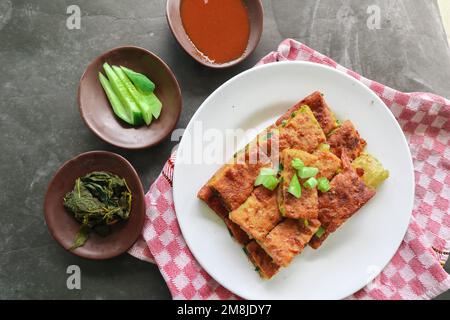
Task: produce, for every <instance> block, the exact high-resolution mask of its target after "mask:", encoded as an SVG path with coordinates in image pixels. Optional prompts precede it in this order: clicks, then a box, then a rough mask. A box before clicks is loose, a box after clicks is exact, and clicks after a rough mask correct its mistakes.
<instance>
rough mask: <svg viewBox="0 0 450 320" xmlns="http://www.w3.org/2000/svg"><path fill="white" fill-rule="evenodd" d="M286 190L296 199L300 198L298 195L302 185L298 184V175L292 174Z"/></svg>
mask: <svg viewBox="0 0 450 320" xmlns="http://www.w3.org/2000/svg"><path fill="white" fill-rule="evenodd" d="M288 192H289V193H290V194H292V195H293V196H294V197H296V198H297V199H300V197H301V196H302V187H301V185H300V182H299V181H298V177H297V175H296V174H294V176H293V177H292V179H291V183H290V184H289V189H288Z"/></svg>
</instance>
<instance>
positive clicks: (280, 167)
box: [278, 163, 284, 172]
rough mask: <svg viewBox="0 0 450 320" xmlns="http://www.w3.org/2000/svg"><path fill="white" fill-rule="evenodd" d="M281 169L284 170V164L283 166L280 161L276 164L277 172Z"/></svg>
mask: <svg viewBox="0 0 450 320" xmlns="http://www.w3.org/2000/svg"><path fill="white" fill-rule="evenodd" d="M283 170H284V166H283V164H282V163H280V164H279V165H278V172H281V171H283Z"/></svg>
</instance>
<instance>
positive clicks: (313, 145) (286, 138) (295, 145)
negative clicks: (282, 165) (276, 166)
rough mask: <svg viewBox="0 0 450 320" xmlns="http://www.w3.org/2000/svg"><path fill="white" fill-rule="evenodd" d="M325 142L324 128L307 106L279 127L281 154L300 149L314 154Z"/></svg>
mask: <svg viewBox="0 0 450 320" xmlns="http://www.w3.org/2000/svg"><path fill="white" fill-rule="evenodd" d="M325 141H326V136H325V134H324V132H323V130H322V128H321V127H320V125H319V123H318V122H317V120H316V118H315V117H314V114H313V113H312V112H311V110H310V109H309V107H307V106H302V107H301V108H300V109H299V110H298V111H296V112H294V113H293V114H292V115H291V118H290V119H289V120H287V122H286V123H284V124H282V125H281V126H280V127H279V148H280V152H282V151H283V150H285V149H300V150H304V151H306V152H309V153H312V152H314V151H315V150H316V149H317V147H318V146H319V145H321V144H322V143H324V142H325Z"/></svg>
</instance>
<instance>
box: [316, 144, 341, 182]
mask: <svg viewBox="0 0 450 320" xmlns="http://www.w3.org/2000/svg"><path fill="white" fill-rule="evenodd" d="M314 155H315V156H317V160H316V161H315V162H314V163H313V164H311V166H312V167H316V168H317V169H319V174H318V177H319V178H320V177H325V178H327V179H328V180H331V179H332V178H333V177H334V176H335V175H336V174H337V173H338V171H339V170H340V169H342V161H341V160H340V159H339V158H338V157H336V156H335V155H334V154H333V153H332V152H329V151H320V150H318V151H316V152H314Z"/></svg>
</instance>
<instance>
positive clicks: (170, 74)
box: [77, 45, 183, 150]
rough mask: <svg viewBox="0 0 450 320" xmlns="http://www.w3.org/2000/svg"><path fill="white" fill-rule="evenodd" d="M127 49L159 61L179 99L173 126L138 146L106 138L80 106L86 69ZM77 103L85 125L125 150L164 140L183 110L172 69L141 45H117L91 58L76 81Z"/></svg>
mask: <svg viewBox="0 0 450 320" xmlns="http://www.w3.org/2000/svg"><path fill="white" fill-rule="evenodd" d="M127 49H131V50H137V51H142V52H144V53H145V54H147V55H148V56H150V57H151V58H152V59H154V60H156V61H157V62H158V63H160V64H161V65H162V67H163V69H164V70H165V72H166V73H167V74H168V75H169V77H170V78H171V79H172V81H173V82H174V83H175V89H176V93H175V95H176V96H177V98H178V99H179V106H178V107H177V109H178V110H177V114H176V119H175V122H174V124H173V126H171V127H170V128H168V130H167V133H166V134H164V135H163V136H162V137H161V138H160V139H158V140H155V141H153V142H151V143H144V144H142V145H138V146H133V145H127V144H123V143H120V142H116V141H114V140H110V139H107V138H105V137H104V136H103V134H102V133H101V132H100V131H98V130H97V129H95V128H94V127H93V126H92V125H91V124H90V122H89V121H88V120H87V119H86V116H85V114H84V111H83V108H82V107H81V83H82V82H83V80H84V79H85V77H86V76H87V73H88V71H89V70H90V68H91V67H92V65H93V64H94V63H95V62H96V61H97V60H102V59H105V58H106V57H108V56H109V55H111V54H112V53H114V52H117V51H120V50H127ZM77 104H78V110H79V111H80V115H81V119H83V122H84V123H85V125H86V126H87V127H88V128H89V129H90V130H91V131H92V132H93V133H94V134H95V135H96V136H97V137H99V138H100V139H101V140H103V141H104V142H106V143H108V144H110V145H113V146H115V147H118V148H122V149H125V150H144V149H148V148H151V147H153V146H156V145H158V144H159V143H161V142H162V141H164V140H165V139H166V138H167V137H168V136H169V135H170V134H171V133H172V131H173V130H174V129H175V127H176V126H177V124H178V122H179V120H180V116H181V112H182V110H183V96H182V94H181V88H180V84H179V83H178V80H177V78H176V77H175V74H174V72H173V71H172V69H171V68H170V67H169V66H168V65H167V63H166V62H164V60H163V59H161V58H160V57H159V56H158V55H156V54H155V53H153V52H151V51H150V50H148V49H145V48H143V47H139V46H133V45H122V46H118V47H115V48H112V49H110V50H108V51H105V52H103V53H101V54H100V55H98V56H96V57H95V58H93V59H92V60H91V61H90V62H89V63H88V65H87V67H86V69H85V70H84V72H83V74H82V75H81V78H80V80H79V83H78V90H77Z"/></svg>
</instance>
